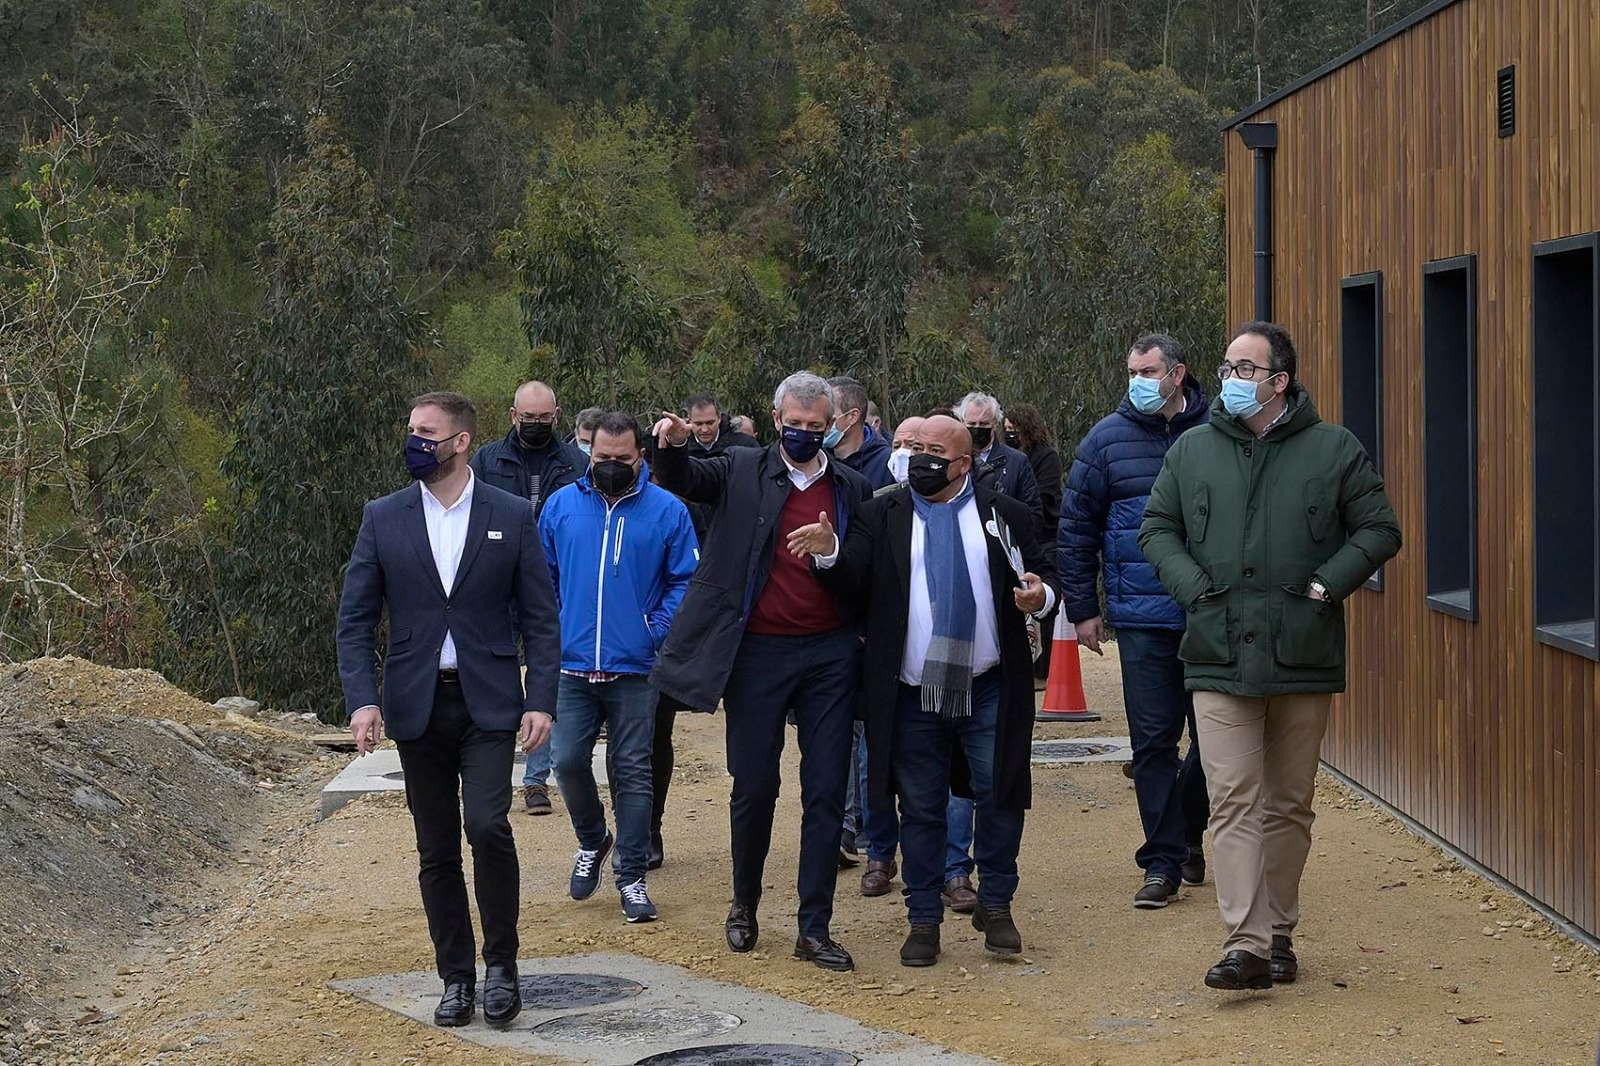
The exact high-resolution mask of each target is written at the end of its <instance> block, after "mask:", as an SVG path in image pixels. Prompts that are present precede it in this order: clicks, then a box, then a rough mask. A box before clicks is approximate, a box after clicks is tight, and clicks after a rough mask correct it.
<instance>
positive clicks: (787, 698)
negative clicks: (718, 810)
mask: <svg viewBox="0 0 1600 1066" xmlns="http://www.w3.org/2000/svg"><path fill="white" fill-rule="evenodd" d="M860 649H861V641H860V639H859V638H858V637H857V636H856V633H855V631H854V630H852V629H849V628H845V629H838V630H834V631H833V632H831V633H821V634H817V635H815V636H804V637H781V636H764V635H761V634H757V633H746V634H745V636H744V640H743V642H741V644H740V645H739V654H738V656H737V658H735V659H734V663H733V672H732V673H731V674H730V675H729V677H728V683H727V686H726V687H725V688H724V689H723V692H722V703H723V707H724V708H725V709H726V712H727V716H728V725H727V729H728V770H729V772H730V773H732V774H733V798H732V800H731V802H730V803H729V822H730V827H731V830H732V836H733V898H734V899H735V900H736V901H738V902H740V903H744V904H748V905H750V906H752V907H753V906H755V905H756V904H757V903H759V902H760V900H761V879H762V875H763V873H764V872H765V869H766V863H767V852H768V850H769V849H770V848H771V846H772V816H773V811H774V809H775V808H776V807H777V803H778V786H779V769H778V767H779V758H780V757H781V756H782V755H783V735H784V726H785V720H786V718H787V716H788V713H789V711H790V710H791V709H792V710H793V711H794V713H795V725H796V726H797V727H798V733H799V738H800V812H801V813H800V870H799V879H798V888H799V892H800V915H799V918H800V932H801V934H802V935H803V936H813V937H823V936H827V935H828V927H829V925H830V924H831V923H832V921H833V889H834V884H835V882H836V881H837V879H838V873H839V833H840V831H841V828H842V826H843V824H844V794H845V782H846V781H847V780H848V779H849V773H850V745H851V741H852V740H853V739H854V737H855V732H854V729H853V725H854V722H855V698H856V679H857V676H858V674H859V673H860V659H861V650H860Z"/></svg>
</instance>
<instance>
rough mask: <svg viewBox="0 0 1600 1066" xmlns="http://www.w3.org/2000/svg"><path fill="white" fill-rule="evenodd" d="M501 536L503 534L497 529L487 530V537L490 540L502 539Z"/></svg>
mask: <svg viewBox="0 0 1600 1066" xmlns="http://www.w3.org/2000/svg"><path fill="white" fill-rule="evenodd" d="M502 536H503V535H502V534H501V532H500V531H499V530H498V529H491V530H489V539H490V540H500V539H502Z"/></svg>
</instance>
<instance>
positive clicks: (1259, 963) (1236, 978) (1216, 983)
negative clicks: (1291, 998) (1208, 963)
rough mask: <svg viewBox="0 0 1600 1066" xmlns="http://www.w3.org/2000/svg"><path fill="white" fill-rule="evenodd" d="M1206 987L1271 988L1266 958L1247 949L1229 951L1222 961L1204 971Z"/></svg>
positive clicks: (1237, 989)
mask: <svg viewBox="0 0 1600 1066" xmlns="http://www.w3.org/2000/svg"><path fill="white" fill-rule="evenodd" d="M1206 987H1207V988H1220V989H1223V990H1225V991H1239V990H1241V989H1246V988H1271V987H1272V972H1271V967H1270V966H1269V965H1268V963H1267V960H1266V959H1263V958H1262V957H1261V956H1260V955H1252V954H1251V953H1250V952H1248V951H1230V952H1228V953H1227V954H1226V955H1224V956H1222V961H1221V962H1219V963H1217V964H1216V965H1215V966H1213V967H1211V969H1209V970H1207V971H1206Z"/></svg>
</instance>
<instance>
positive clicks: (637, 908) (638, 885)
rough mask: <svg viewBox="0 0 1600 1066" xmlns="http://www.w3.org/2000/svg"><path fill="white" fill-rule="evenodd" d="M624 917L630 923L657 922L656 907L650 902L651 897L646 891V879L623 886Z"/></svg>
mask: <svg viewBox="0 0 1600 1066" xmlns="http://www.w3.org/2000/svg"><path fill="white" fill-rule="evenodd" d="M622 916H623V917H624V918H626V919H628V921H630V922H653V921H655V920H656V905H655V904H654V903H651V902H650V895H649V893H648V892H646V891H645V888H644V878H642V877H641V878H639V880H637V881H635V882H634V883H633V884H631V885H623V886H622Z"/></svg>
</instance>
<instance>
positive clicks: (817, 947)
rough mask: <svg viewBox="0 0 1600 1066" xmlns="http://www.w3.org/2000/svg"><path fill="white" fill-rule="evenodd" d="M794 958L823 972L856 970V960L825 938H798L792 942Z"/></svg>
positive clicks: (830, 939) (828, 938)
mask: <svg viewBox="0 0 1600 1066" xmlns="http://www.w3.org/2000/svg"><path fill="white" fill-rule="evenodd" d="M794 957H795V958H797V959H799V960H800V961H801V962H810V963H815V964H816V965H818V966H820V967H822V968H823V969H824V970H838V971H840V972H841V973H842V972H844V971H845V970H853V969H855V968H856V960H855V959H852V958H851V957H850V953H849V952H848V951H846V950H845V949H844V948H842V947H841V946H839V945H838V944H836V943H834V942H833V940H832V938H830V937H825V936H803V937H800V938H799V939H798V940H796V941H795V942H794Z"/></svg>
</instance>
